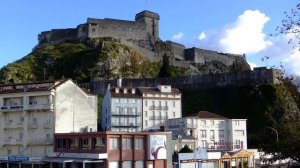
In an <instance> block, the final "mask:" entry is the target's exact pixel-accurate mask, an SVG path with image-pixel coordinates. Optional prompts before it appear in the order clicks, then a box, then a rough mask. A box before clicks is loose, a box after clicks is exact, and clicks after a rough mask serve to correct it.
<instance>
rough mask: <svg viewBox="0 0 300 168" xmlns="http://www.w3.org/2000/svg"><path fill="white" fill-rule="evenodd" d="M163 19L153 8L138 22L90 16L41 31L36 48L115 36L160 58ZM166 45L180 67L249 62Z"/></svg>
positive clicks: (150, 56)
mask: <svg viewBox="0 0 300 168" xmlns="http://www.w3.org/2000/svg"><path fill="white" fill-rule="evenodd" d="M159 19H160V16H159V14H157V13H154V12H151V11H142V12H140V13H138V14H136V16H135V21H128V20H118V19H109V18H105V19H95V18H88V19H87V22H86V23H84V24H80V25H78V26H77V28H69V29H52V30H50V31H45V32H41V33H40V34H39V35H38V40H39V44H38V45H37V47H36V48H39V47H42V46H44V45H45V44H58V43H61V42H64V41H76V42H78V41H79V42H85V41H86V40H87V39H89V38H101V37H113V38H115V39H118V41H120V42H121V43H123V44H125V45H128V46H130V47H132V48H134V49H135V50H136V51H137V52H138V53H140V54H141V55H142V56H143V57H145V58H147V59H149V60H150V61H160V60H161V59H162V57H161V54H159V53H158V52H159V51H157V47H156V46H155V43H156V41H158V40H159ZM166 44H167V46H168V47H169V48H170V49H171V55H170V62H171V63H172V65H174V66H178V67H183V68H186V67H191V66H195V65H199V64H206V63H209V62H211V61H219V62H220V63H222V64H224V65H226V66H232V65H234V64H236V63H237V62H241V61H242V62H245V63H246V59H245V55H234V54H227V53H218V52H216V51H210V50H204V49H200V48H195V47H193V48H185V46H184V45H182V44H178V43H175V42H172V41H167V42H166ZM246 64H247V63H246ZM192 68H194V69H196V68H195V67H192ZM249 69H250V66H249Z"/></svg>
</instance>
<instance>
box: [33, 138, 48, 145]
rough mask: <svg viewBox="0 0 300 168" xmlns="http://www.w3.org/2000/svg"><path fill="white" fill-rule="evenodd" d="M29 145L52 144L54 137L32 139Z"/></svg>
mask: <svg viewBox="0 0 300 168" xmlns="http://www.w3.org/2000/svg"><path fill="white" fill-rule="evenodd" d="M28 144H29V145H52V144H53V138H50V139H49V138H42V139H31V140H30V141H29V142H28Z"/></svg>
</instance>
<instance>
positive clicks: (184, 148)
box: [179, 145, 193, 153]
mask: <svg viewBox="0 0 300 168" xmlns="http://www.w3.org/2000/svg"><path fill="white" fill-rule="evenodd" d="M179 153H193V150H192V149H191V148H189V147H188V146H187V145H184V147H183V148H182V149H180V151H179Z"/></svg>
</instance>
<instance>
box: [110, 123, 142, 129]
mask: <svg viewBox="0 0 300 168" xmlns="http://www.w3.org/2000/svg"><path fill="white" fill-rule="evenodd" d="M141 125H142V124H141V123H140V122H138V123H133V124H128V123H123V122H119V123H111V126H112V127H129V128H130V127H140V126H141Z"/></svg>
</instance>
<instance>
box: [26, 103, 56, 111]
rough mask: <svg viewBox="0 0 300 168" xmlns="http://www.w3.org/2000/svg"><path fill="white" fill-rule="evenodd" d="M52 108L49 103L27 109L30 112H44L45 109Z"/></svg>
mask: <svg viewBox="0 0 300 168" xmlns="http://www.w3.org/2000/svg"><path fill="white" fill-rule="evenodd" d="M51 108H52V106H51V104H50V103H48V104H29V105H28V107H27V109H28V110H40V109H42V110H44V109H51Z"/></svg>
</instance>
